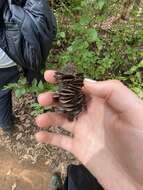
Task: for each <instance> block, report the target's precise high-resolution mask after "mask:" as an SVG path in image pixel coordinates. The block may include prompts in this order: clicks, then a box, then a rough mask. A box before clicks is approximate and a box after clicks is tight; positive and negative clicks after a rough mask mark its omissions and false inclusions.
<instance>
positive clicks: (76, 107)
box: [54, 64, 86, 121]
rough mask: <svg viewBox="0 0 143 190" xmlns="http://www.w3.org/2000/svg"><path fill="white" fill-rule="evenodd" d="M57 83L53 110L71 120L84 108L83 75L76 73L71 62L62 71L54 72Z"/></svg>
mask: <svg viewBox="0 0 143 190" xmlns="http://www.w3.org/2000/svg"><path fill="white" fill-rule="evenodd" d="M55 77H56V80H57V82H58V85H59V89H58V91H57V92H56V93H55V95H54V99H55V101H56V102H57V106H56V107H55V111H56V112H59V113H63V114H65V116H66V117H67V118H68V120H70V121H73V120H74V118H77V117H78V115H79V114H80V113H81V112H82V111H84V110H85V109H86V101H85V95H84V93H83V92H82V90H81V89H82V87H83V80H84V75H83V73H77V72H76V69H75V66H74V65H73V64H68V65H67V67H66V68H65V69H64V71H63V72H57V73H56V76H55Z"/></svg>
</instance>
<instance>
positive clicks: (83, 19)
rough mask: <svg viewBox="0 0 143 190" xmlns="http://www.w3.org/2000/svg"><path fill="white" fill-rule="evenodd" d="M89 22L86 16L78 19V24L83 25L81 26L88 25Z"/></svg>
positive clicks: (89, 19)
mask: <svg viewBox="0 0 143 190" xmlns="http://www.w3.org/2000/svg"><path fill="white" fill-rule="evenodd" d="M90 21H91V18H90V17H88V16H82V17H81V18H80V24H81V25H83V26H84V25H88V24H89V23H90Z"/></svg>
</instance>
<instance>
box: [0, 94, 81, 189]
mask: <svg viewBox="0 0 143 190" xmlns="http://www.w3.org/2000/svg"><path fill="white" fill-rule="evenodd" d="M32 101H34V100H33V98H32V97H31V96H30V95H26V96H25V97H23V98H21V99H19V100H16V99H15V98H14V99H13V102H14V107H13V110H14V115H15V117H16V118H15V122H14V123H15V124H14V125H15V127H16V130H15V133H14V134H13V136H12V137H11V138H9V137H6V136H5V135H4V134H3V131H2V130H0V178H1V180H0V190H1V189H3V190H37V189H38V190H50V189H51V188H50V186H49V184H50V177H51V175H52V173H53V172H61V176H62V178H63V179H64V177H65V175H66V168H67V166H68V165H69V164H71V163H72V164H77V163H78V161H77V160H76V159H75V158H74V156H72V155H71V154H70V153H68V152H66V151H64V150H61V149H59V148H57V147H54V146H50V145H43V144H39V143H37V142H36V140H35V137H34V134H35V133H36V132H37V131H38V130H39V129H37V127H36V125H35V123H34V118H33V116H31V115H30V113H31V108H30V104H31V102H32ZM49 130H50V131H55V129H53V128H52V127H51V128H50V129H49ZM56 132H57V133H63V132H64V131H62V130H61V129H60V128H56Z"/></svg>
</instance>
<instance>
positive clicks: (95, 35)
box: [87, 28, 99, 43]
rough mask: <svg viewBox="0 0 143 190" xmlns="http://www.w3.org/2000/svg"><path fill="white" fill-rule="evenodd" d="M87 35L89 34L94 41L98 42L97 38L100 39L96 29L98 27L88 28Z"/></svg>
mask: <svg viewBox="0 0 143 190" xmlns="http://www.w3.org/2000/svg"><path fill="white" fill-rule="evenodd" d="M87 35H88V40H89V41H90V42H91V43H92V42H96V41H97V40H99V37H98V33H97V31H96V29H94V28H91V29H88V30H87Z"/></svg>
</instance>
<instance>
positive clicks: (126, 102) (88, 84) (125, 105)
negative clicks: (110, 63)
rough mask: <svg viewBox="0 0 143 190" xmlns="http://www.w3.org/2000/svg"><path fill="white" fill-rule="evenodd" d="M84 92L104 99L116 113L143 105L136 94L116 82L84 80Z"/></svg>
mask: <svg viewBox="0 0 143 190" xmlns="http://www.w3.org/2000/svg"><path fill="white" fill-rule="evenodd" d="M84 90H85V91H86V93H88V94H90V95H91V96H92V97H93V96H97V97H100V98H103V99H105V101H106V102H107V103H108V104H109V105H110V106H111V107H112V108H113V109H115V110H116V111H118V112H125V111H128V110H132V109H135V108H136V107H137V108H138V106H139V105H141V104H143V103H142V101H141V100H140V99H139V98H138V96H137V95H136V94H134V93H133V92H132V91H131V90H130V89H129V88H127V87H126V86H125V85H124V84H123V83H121V82H120V81H118V80H107V81H103V82H96V81H94V80H89V79H85V81H84Z"/></svg>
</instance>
